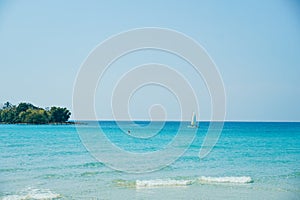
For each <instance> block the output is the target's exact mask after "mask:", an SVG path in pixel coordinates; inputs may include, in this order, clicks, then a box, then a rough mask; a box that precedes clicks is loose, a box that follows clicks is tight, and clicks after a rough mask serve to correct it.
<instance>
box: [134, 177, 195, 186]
mask: <svg viewBox="0 0 300 200" xmlns="http://www.w3.org/2000/svg"><path fill="white" fill-rule="evenodd" d="M192 183H193V181H192V180H174V179H156V180H136V183H135V185H136V187H137V188H144V187H163V186H186V185H191V184H192Z"/></svg>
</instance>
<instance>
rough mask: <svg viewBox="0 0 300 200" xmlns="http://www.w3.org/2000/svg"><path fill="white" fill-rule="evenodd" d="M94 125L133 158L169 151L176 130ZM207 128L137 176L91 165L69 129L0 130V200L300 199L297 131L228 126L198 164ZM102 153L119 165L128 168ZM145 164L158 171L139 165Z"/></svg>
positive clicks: (172, 126) (296, 126) (90, 129)
mask: <svg viewBox="0 0 300 200" xmlns="http://www.w3.org/2000/svg"><path fill="white" fill-rule="evenodd" d="M100 124H101V128H102V130H101V131H102V132H105V135H106V137H107V138H108V139H109V140H110V141H111V143H114V144H115V145H117V146H119V147H120V148H122V149H125V150H126V151H128V152H134V153H145V152H153V151H161V150H163V149H164V148H166V147H168V146H167V145H168V144H170V142H172V139H173V138H174V136H175V135H176V130H177V129H178V127H179V125H180V123H179V122H167V123H166V124H165V125H164V126H163V129H162V130H161V131H160V132H158V133H157V130H159V129H160V127H161V123H157V124H155V123H154V124H153V126H150V127H149V126H147V125H148V123H147V122H139V123H137V124H134V123H130V122H122V126H123V128H125V129H126V130H130V134H129V135H128V134H126V133H124V132H122V130H121V129H119V127H118V126H117V124H116V123H115V122H101V123H100ZM208 125H209V123H208V122H203V123H200V128H199V129H197V134H196V137H195V138H194V140H193V142H192V144H191V145H189V144H182V145H177V146H175V150H176V149H179V150H182V149H185V148H187V151H186V152H185V153H184V154H183V155H182V156H181V157H180V158H178V159H177V160H176V161H175V162H174V163H172V164H171V165H169V166H165V167H163V168H162V169H161V170H158V171H154V172H151V173H139V174H132V173H126V172H122V171H116V170H113V169H111V168H110V167H108V166H107V165H106V164H105V163H101V162H99V161H98V160H96V159H95V158H94V157H93V156H92V155H91V154H90V153H89V151H87V149H86V148H85V145H84V144H83V143H82V142H81V139H80V137H79V135H78V133H77V129H76V127H75V126H74V125H0V161H1V162H0V197H1V198H2V199H149V198H151V199H162V198H163V199H224V198H225V199H254V198H256V199H300V164H299V163H300V162H299V160H300V123H258V122H257V123H243V122H227V123H225V125H224V129H223V131H222V134H221V137H220V138H219V141H218V143H217V144H216V146H215V147H214V148H213V150H212V151H211V152H210V154H209V155H208V156H207V157H205V158H203V159H200V158H199V156H198V155H199V149H200V147H201V145H202V142H203V139H204V137H205V134H206V131H207V129H208ZM183 127H185V128H183V129H182V130H181V131H182V132H183V134H181V137H185V136H186V137H188V136H189V135H188V134H191V129H190V128H188V123H186V124H184V126H183ZM80 129H81V130H84V131H85V132H86V133H90V134H93V133H96V132H97V131H99V129H98V128H97V127H96V126H95V125H94V124H93V123H90V124H83V125H80ZM155 133H157V134H155ZM132 136H135V137H142V138H135V137H132ZM147 137H149V138H147ZM183 139H184V138H183ZM99 145H101V144H99ZM107 151H108V154H109V155H111V156H112V158H113V159H115V160H116V161H120V164H121V163H122V162H124V161H126V157H121V156H119V155H118V154H115V152H109V151H110V149H107ZM160 159H164V158H160ZM130 164H132V165H135V163H134V162H133V163H130ZM144 164H145V167H147V166H150V165H154V164H156V163H148V161H147V160H145V161H144Z"/></svg>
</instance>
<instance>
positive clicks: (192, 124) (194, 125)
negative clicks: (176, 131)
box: [189, 112, 198, 128]
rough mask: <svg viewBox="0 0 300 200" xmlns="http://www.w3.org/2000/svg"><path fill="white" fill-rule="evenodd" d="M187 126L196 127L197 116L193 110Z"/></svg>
mask: <svg viewBox="0 0 300 200" xmlns="http://www.w3.org/2000/svg"><path fill="white" fill-rule="evenodd" d="M189 127H190V128H197V127H198V125H197V117H196V114H195V112H193V115H192V120H191V125H190V126H189Z"/></svg>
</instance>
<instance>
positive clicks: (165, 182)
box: [113, 176, 253, 189]
mask: <svg viewBox="0 0 300 200" xmlns="http://www.w3.org/2000/svg"><path fill="white" fill-rule="evenodd" d="M113 182H114V184H116V185H117V186H121V187H130V188H134V187H135V188H137V189H138V188H150V187H172V186H174V187H175V186H189V185H192V184H218V183H219V184H248V183H252V182H253V180H252V178H251V177H250V176H223V177H208V176H201V177H196V178H195V177H194V178H190V177H176V178H167V179H152V180H136V181H132V180H131V181H130V180H120V179H118V180H114V181H113Z"/></svg>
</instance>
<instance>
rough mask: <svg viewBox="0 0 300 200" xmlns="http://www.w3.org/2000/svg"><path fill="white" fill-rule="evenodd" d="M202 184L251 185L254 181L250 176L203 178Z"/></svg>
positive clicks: (201, 178) (201, 179)
mask: <svg viewBox="0 0 300 200" xmlns="http://www.w3.org/2000/svg"><path fill="white" fill-rule="evenodd" d="M198 180H199V181H200V182H209V183H251V182H253V180H252V179H251V177H249V176H225V177H206V176H201V177H200V178H199V179H198Z"/></svg>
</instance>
